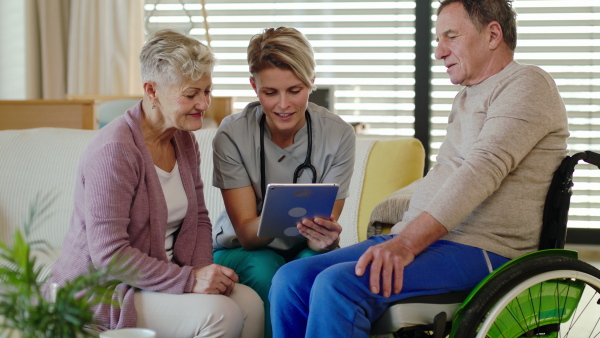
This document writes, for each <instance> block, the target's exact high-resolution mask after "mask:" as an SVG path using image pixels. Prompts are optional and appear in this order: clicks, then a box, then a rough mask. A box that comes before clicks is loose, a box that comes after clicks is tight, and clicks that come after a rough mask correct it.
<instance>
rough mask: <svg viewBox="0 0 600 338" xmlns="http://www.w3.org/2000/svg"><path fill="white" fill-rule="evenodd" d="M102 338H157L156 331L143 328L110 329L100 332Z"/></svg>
mask: <svg viewBox="0 0 600 338" xmlns="http://www.w3.org/2000/svg"><path fill="white" fill-rule="evenodd" d="M100 338H156V332H154V331H153V330H150V329H142V328H128V329H118V330H108V331H104V332H100Z"/></svg>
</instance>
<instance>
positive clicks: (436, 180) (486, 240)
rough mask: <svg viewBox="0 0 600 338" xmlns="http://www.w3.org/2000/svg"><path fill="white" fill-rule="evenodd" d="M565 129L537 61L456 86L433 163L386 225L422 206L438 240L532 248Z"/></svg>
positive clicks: (502, 250) (505, 251)
mask: <svg viewBox="0 0 600 338" xmlns="http://www.w3.org/2000/svg"><path fill="white" fill-rule="evenodd" d="M568 136H569V132H568V123H567V114H566V111H565V106H564V103H563V101H562V99H561V97H560V94H559V93H558V90H557V88H556V84H555V83H554V81H553V79H552V78H551V77H550V75H548V74H547V73H546V72H544V71H543V70H541V69H540V68H538V67H535V66H530V65H521V64H519V63H517V62H516V61H513V62H511V63H510V64H509V65H508V66H507V67H506V68H504V69H503V70H502V71H501V72H500V73H498V74H495V75H494V76H492V77H490V78H488V79H486V80H485V81H483V82H482V83H480V84H477V85H474V86H470V87H465V88H463V89H462V90H461V91H460V92H459V93H458V94H457V96H456V98H455V99H454V103H453V105H452V111H451V112H450V116H449V118H448V126H447V128H446V137H445V139H444V142H443V143H442V145H441V147H440V150H439V155H438V156H437V163H436V164H435V165H434V167H433V168H432V169H431V170H430V171H429V173H428V174H427V175H426V177H424V178H423V181H422V182H420V184H419V187H418V189H417V191H416V192H415V194H414V195H413V197H412V199H411V202H410V207H409V210H408V211H407V213H406V214H405V215H404V218H403V222H401V224H397V225H396V226H394V228H393V230H392V232H395V233H397V232H399V230H400V229H401V227H402V224H406V223H407V222H408V221H410V220H412V219H414V218H415V217H416V216H417V215H419V214H420V213H421V212H422V211H426V212H428V213H430V214H431V215H432V216H433V217H435V218H436V219H437V220H438V221H440V222H441V223H442V224H443V225H444V226H445V227H446V228H447V229H448V231H449V234H447V235H446V236H444V237H443V238H442V239H446V240H450V241H453V242H457V243H462V244H466V245H471V246H474V247H479V248H482V249H485V250H487V251H490V252H493V253H496V254H499V255H502V256H505V257H508V258H515V257H517V256H520V255H522V254H525V253H527V252H530V251H534V250H536V249H537V246H538V242H539V235H540V229H541V224H542V212H543V206H544V202H545V198H546V193H547V191H548V188H549V186H550V181H551V180H552V176H553V173H554V171H555V170H556V168H557V167H558V165H559V164H560V161H561V160H562V159H563V158H564V157H565V156H566V154H567V150H566V149H567V143H566V139H567V137H568Z"/></svg>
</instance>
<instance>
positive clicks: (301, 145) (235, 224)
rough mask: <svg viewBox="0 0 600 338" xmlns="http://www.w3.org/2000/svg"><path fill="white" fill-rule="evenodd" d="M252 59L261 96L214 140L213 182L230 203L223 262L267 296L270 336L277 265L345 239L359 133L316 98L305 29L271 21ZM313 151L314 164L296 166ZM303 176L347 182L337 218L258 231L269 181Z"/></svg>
mask: <svg viewBox="0 0 600 338" xmlns="http://www.w3.org/2000/svg"><path fill="white" fill-rule="evenodd" d="M248 65H249V70H250V74H251V76H250V84H251V86H252V88H253V89H254V91H255V92H256V94H257V96H258V101H257V102H252V103H250V104H248V106H246V108H245V109H244V110H243V111H242V112H241V113H239V114H235V115H232V116H228V117H227V118H225V119H224V120H223V122H221V126H220V127H219V130H218V131H217V134H216V136H215V139H214V141H213V148H214V155H213V159H214V160H213V161H214V165H215V173H214V177H213V185H214V186H216V187H218V188H220V189H221V193H222V195H223V199H224V202H225V207H226V210H227V212H226V213H223V214H222V215H220V217H219V218H218V219H217V221H216V222H215V229H214V230H213V236H214V237H215V243H214V245H215V249H216V250H217V251H215V262H217V263H219V264H223V265H225V266H227V267H230V268H232V269H234V270H235V271H236V273H238V274H239V276H240V283H242V284H245V285H248V286H250V287H252V288H253V289H254V290H255V291H256V292H258V294H259V295H260V296H261V298H262V300H263V301H264V303H265V310H266V317H265V318H266V319H267V321H266V323H265V333H266V336H270V332H271V330H270V322H269V302H268V293H269V289H270V287H271V279H272V278H273V275H274V274H275V272H276V271H277V269H279V267H281V266H282V265H283V264H285V262H287V261H290V260H294V259H297V258H300V257H307V256H312V255H315V254H317V253H320V252H327V251H330V250H332V249H334V248H335V247H337V246H338V243H339V239H340V232H341V231H342V227H341V226H340V225H339V224H338V223H337V221H336V220H337V219H338V217H339V216H340V213H341V212H342V208H343V206H344V200H345V198H346V197H347V196H348V187H349V184H350V178H351V176H352V171H353V168H354V148H355V138H356V136H355V134H354V129H353V128H352V126H350V125H349V124H348V123H346V122H344V121H343V120H342V119H341V118H340V117H339V116H337V115H335V114H332V113H331V112H329V111H328V110H327V109H325V108H323V107H320V106H318V105H315V104H313V103H309V102H308V97H309V95H310V93H311V91H312V90H313V89H315V86H314V84H313V83H314V80H315V60H314V55H313V50H312V47H311V45H310V43H309V42H308V40H307V39H306V38H305V37H304V36H303V35H302V34H301V33H300V32H299V31H298V30H296V29H294V28H290V27H279V28H268V29H265V30H264V31H263V33H261V34H257V35H255V36H253V37H252V39H251V40H250V44H249V46H248ZM311 142H312V147H311ZM261 143H263V144H264V146H261ZM261 155H262V156H261ZM261 157H262V158H263V159H264V160H261ZM307 158H308V162H309V163H310V162H312V166H313V167H314V170H311V169H308V168H307V169H304V170H296V169H297V168H299V165H300V164H302V163H303V162H305V160H306V159H307ZM261 172H264V175H262V174H261ZM296 181H297V182H299V183H311V182H312V183H315V182H317V183H337V184H339V190H338V194H337V198H336V202H335V204H334V208H333V212H332V215H331V218H315V219H305V220H304V221H303V223H301V224H299V225H298V230H299V232H300V234H302V235H303V236H299V237H291V238H276V239H274V238H261V237H258V236H257V229H258V224H259V220H260V214H261V209H262V202H263V198H264V194H265V193H264V191H265V187H266V185H267V184H269V183H292V182H296ZM232 229H233V230H235V232H233V231H231V230H232ZM236 246H237V247H236Z"/></svg>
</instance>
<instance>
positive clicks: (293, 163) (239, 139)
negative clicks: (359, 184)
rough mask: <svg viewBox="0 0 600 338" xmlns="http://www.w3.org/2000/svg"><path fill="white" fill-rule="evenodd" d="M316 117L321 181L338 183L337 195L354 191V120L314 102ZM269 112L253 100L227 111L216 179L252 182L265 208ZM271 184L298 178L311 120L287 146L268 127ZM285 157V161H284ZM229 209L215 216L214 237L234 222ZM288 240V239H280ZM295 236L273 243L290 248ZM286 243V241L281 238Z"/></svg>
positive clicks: (306, 175) (303, 179)
mask: <svg viewBox="0 0 600 338" xmlns="http://www.w3.org/2000/svg"><path fill="white" fill-rule="evenodd" d="M308 113H309V114H310V117H311V120H312V137H313V140H312V156H311V162H312V165H313V166H314V167H315V169H316V170H317V179H316V182H317V183H337V184H339V186H340V188H339V190H338V194H337V197H336V199H345V198H346V197H348V191H349V186H350V179H351V177H352V171H353V168H354V155H355V143H356V134H355V133H354V129H353V128H352V126H351V125H350V124H348V123H347V122H345V121H344V120H342V119H341V118H340V117H339V116H337V115H335V114H333V113H331V112H329V111H328V110H327V109H325V108H323V107H320V106H318V105H316V104H314V103H309V104H308ZM262 115H263V110H262V106H261V105H260V103H259V102H252V103H250V104H248V105H247V106H246V108H244V110H243V111H242V112H241V113H238V114H234V115H230V116H227V117H226V118H225V119H223V121H222V122H221V125H220V126H219V130H218V131H217V134H216V135H215V138H214V140H213V149H214V153H213V163H214V168H215V169H214V175H213V185H214V186H215V187H217V188H221V189H235V188H242V187H246V186H249V185H251V186H252V188H253V189H254V194H255V196H256V202H257V205H256V210H257V212H259V211H260V210H261V209H262V199H263V197H262V196H261V195H262V193H261V182H260V119H261V117H262ZM264 142H265V168H266V180H267V182H265V183H266V184H268V183H292V182H293V176H294V170H295V169H296V167H297V166H298V165H300V164H302V163H303V162H304V160H305V158H306V152H307V142H308V132H307V126H306V124H305V125H304V126H303V127H302V128H301V129H300V130H299V131H298V132H297V133H296V135H295V136H294V144H292V145H291V146H289V147H287V148H285V149H282V148H280V147H279V146H278V145H276V144H275V143H274V142H272V141H271V134H270V132H269V128H265V137H264ZM280 159H281V161H280ZM311 182H312V174H311V173H310V171H309V170H304V171H303V172H302V175H300V177H299V178H298V183H311ZM230 224H231V221H230V220H229V218H228V217H227V214H226V212H224V213H223V214H222V215H219V217H218V218H217V220H216V221H214V222H213V238H214V237H215V236H216V235H218V234H219V233H221V232H222V228H223V227H230V226H231V225H230ZM282 241H288V242H289V243H287V245H278V244H277V243H278V242H282ZM292 242H294V241H293V239H285V240H282V239H276V240H274V241H273V242H272V243H271V245H270V246H271V247H275V248H279V249H284V248H291V247H293V246H295V243H292ZM280 244H281V243H280Z"/></svg>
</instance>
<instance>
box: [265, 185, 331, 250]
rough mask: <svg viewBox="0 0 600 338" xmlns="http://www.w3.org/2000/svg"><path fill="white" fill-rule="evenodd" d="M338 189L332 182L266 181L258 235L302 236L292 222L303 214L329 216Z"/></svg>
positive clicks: (296, 220) (301, 217) (299, 218)
mask: <svg viewBox="0 0 600 338" xmlns="http://www.w3.org/2000/svg"><path fill="white" fill-rule="evenodd" d="M338 189H339V185H337V184H333V183H312V184H291V183H290V184H283V183H272V184H269V185H267V193H266V194H265V201H264V204H263V210H262V214H261V217H260V223H259V225H258V234H257V235H258V237H265V238H272V237H275V238H286V237H293V236H302V235H300V233H299V232H298V229H297V228H296V224H297V223H299V222H301V221H302V219H305V218H308V219H312V218H315V217H323V218H329V217H330V216H331V212H332V210H333V205H334V203H335V198H336V196H337V192H338Z"/></svg>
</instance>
